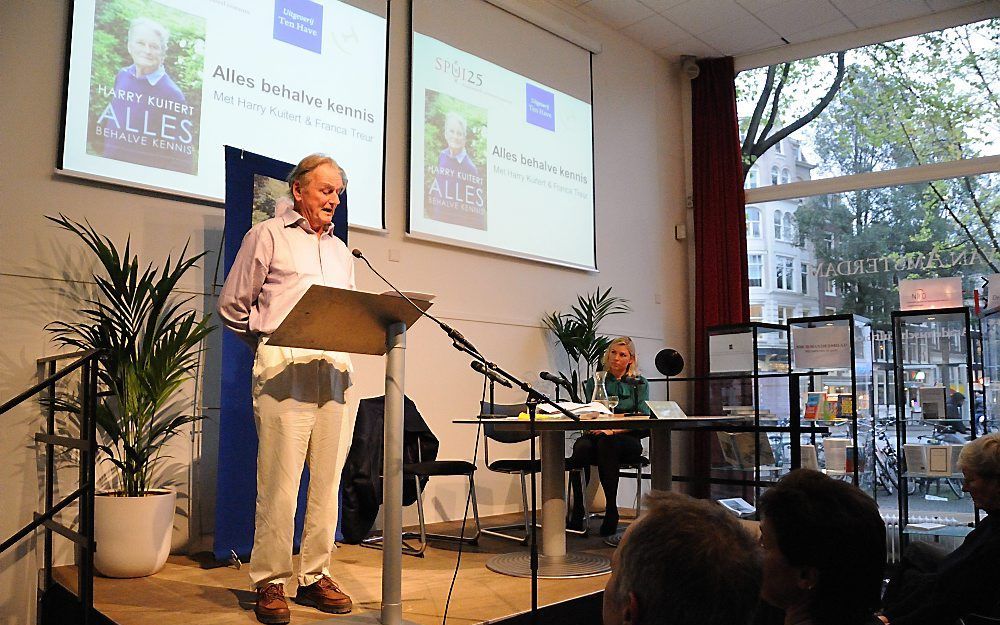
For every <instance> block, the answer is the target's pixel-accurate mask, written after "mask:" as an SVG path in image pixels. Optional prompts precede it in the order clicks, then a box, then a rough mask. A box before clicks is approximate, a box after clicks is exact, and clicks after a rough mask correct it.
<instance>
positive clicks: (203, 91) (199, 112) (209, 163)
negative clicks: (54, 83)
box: [61, 0, 386, 228]
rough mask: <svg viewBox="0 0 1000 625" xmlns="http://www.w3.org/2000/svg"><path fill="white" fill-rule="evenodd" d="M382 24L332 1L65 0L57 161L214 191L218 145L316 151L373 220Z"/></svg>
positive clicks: (78, 170)
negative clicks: (334, 165) (69, 18)
mask: <svg viewBox="0 0 1000 625" xmlns="http://www.w3.org/2000/svg"><path fill="white" fill-rule="evenodd" d="M371 4H373V5H374V6H375V7H377V8H378V7H380V8H381V11H382V12H383V13H384V11H385V1H384V0H377V1H374V2H372V3H371ZM385 29H386V22H385V18H384V17H382V16H380V15H376V14H373V13H371V12H369V11H365V10H362V9H360V8H357V7H355V6H351V5H348V4H345V3H342V2H337V1H336V0H325V1H324V2H314V1H313V0H258V1H255V2H234V1H230V0H208V1H206V0H161V1H154V0H76V1H75V2H74V14H73V32H72V37H71V54H70V70H69V85H68V98H67V102H66V128H65V135H64V138H63V139H64V144H63V158H62V163H61V167H62V169H63V170H64V171H67V172H69V173H75V174H80V175H84V176H89V177H94V178H97V179H102V180H110V181H114V182H122V183H125V184H132V185H135V186H139V187H144V188H153V189H160V190H165V191H170V192H177V193H182V194H186V195H192V196H196V197H204V198H209V199H215V200H219V199H222V197H223V194H224V186H225V169H224V159H223V156H224V155H223V146H224V145H232V146H235V147H241V148H245V149H247V150H249V151H252V152H256V153H259V154H264V155H267V156H270V157H272V158H276V159H279V160H283V161H288V162H293V163H294V162H297V161H298V160H299V159H300V158H302V157H303V156H305V155H306V154H309V153H312V152H325V153H328V154H330V155H331V156H333V157H334V158H336V159H337V161H338V162H339V163H340V164H341V166H343V167H344V169H345V170H346V171H347V174H348V178H349V181H350V183H349V187H350V194H351V195H350V197H351V211H350V218H351V223H353V224H356V225H363V226H369V227H375V228H381V227H382V225H383V223H382V169H383V168H382V155H383V134H384V126H385V125H384V120H383V110H384V99H385V37H386V31H385Z"/></svg>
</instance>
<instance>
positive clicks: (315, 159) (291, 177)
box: [288, 153, 347, 193]
mask: <svg viewBox="0 0 1000 625" xmlns="http://www.w3.org/2000/svg"><path fill="white" fill-rule="evenodd" d="M320 165H332V166H334V167H336V168H337V170H338V171H339V172H340V178H341V180H343V182H344V186H347V173H346V172H345V171H344V168H343V167H341V166H340V165H338V164H337V161H335V160H333V159H332V158H330V157H329V156H327V155H326V154H319V153H317V154H310V155H309V156H307V157H305V158H304V159H302V160H301V161H299V164H298V165H296V166H295V168H294V169H292V171H291V173H289V174H288V192H289V193H291V192H292V187H293V186H295V183H296V182H299V184H302V185H305V184H306V183H307V182H308V181H309V178H308V177H309V174H310V173H312V171H313V170H314V169H316V168H317V167H319V166H320Z"/></svg>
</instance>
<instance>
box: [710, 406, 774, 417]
mask: <svg viewBox="0 0 1000 625" xmlns="http://www.w3.org/2000/svg"><path fill="white" fill-rule="evenodd" d="M722 411H723V412H724V413H726V414H727V415H732V416H734V417H752V416H754V415H755V414H757V415H760V416H761V417H773V416H774V413H773V412H771V411H770V410H768V409H767V408H758V409H756V410H755V409H754V407H753V406H723V407H722Z"/></svg>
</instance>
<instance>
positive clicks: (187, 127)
mask: <svg viewBox="0 0 1000 625" xmlns="http://www.w3.org/2000/svg"><path fill="white" fill-rule="evenodd" d="M205 30H206V28H205V20H204V19H203V18H201V17H198V16H196V15H192V14H190V13H187V12H184V11H179V10H177V9H174V8H172V7H168V6H165V5H163V4H160V3H158V2H152V1H147V2H138V3H137V2H135V1H134V0H133V1H128V0H103V1H100V2H98V3H97V6H96V10H95V16H94V52H93V58H92V65H91V77H90V111H89V117H90V120H89V123H88V129H87V153H88V154H92V155H95V156H103V157H104V158H109V159H113V160H117V161H123V162H128V163H135V164H137V165H145V166H147V167H155V168H157V169H164V170H170V171H177V172H182V173H187V174H197V172H198V138H199V134H200V133H199V130H200V128H199V123H200V120H201V95H202V70H203V69H204V47H205Z"/></svg>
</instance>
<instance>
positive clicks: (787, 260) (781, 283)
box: [774, 256, 795, 291]
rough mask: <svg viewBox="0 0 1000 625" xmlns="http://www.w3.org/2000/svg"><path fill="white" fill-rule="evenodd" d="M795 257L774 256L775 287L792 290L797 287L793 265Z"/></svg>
mask: <svg viewBox="0 0 1000 625" xmlns="http://www.w3.org/2000/svg"><path fill="white" fill-rule="evenodd" d="M794 266H795V259H794V258H792V257H791V256H775V257H774V288H776V289H782V290H785V291H791V290H793V289H795V285H794V276H795V274H794V273H793V267H794Z"/></svg>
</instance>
